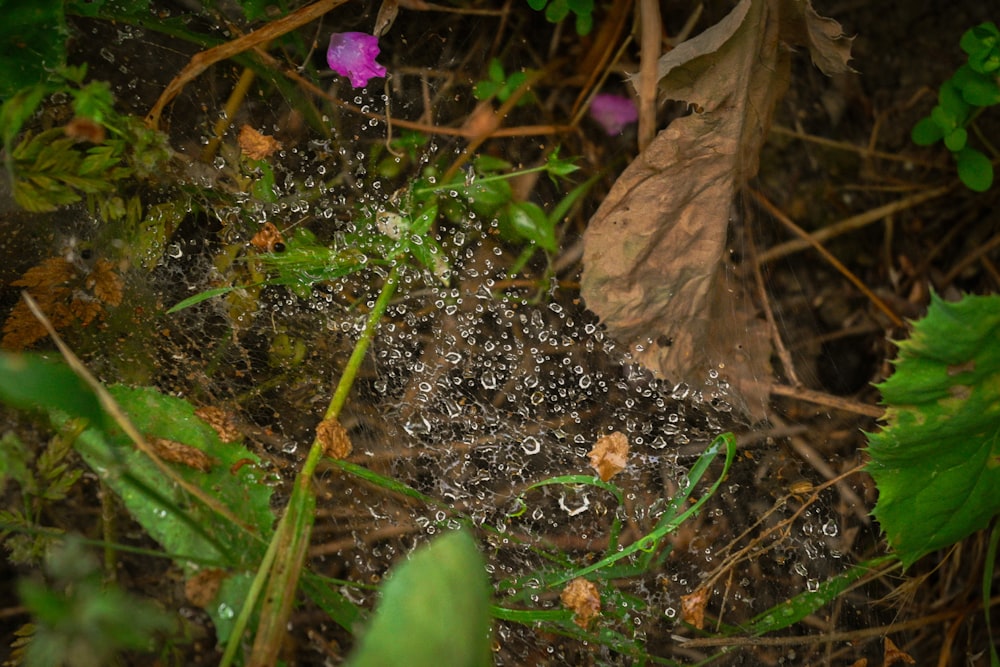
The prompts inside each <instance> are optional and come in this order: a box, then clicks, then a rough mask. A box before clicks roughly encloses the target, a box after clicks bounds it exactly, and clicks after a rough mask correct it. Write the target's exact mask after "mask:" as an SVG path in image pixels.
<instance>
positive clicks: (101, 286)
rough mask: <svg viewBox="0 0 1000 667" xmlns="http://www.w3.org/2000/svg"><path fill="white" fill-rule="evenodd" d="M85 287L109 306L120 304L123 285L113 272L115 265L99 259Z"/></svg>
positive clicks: (123, 290)
mask: <svg viewBox="0 0 1000 667" xmlns="http://www.w3.org/2000/svg"><path fill="white" fill-rule="evenodd" d="M86 285H87V289H89V290H92V291H93V292H94V296H96V297H97V298H98V299H100V300H101V301H103V302H104V303H106V304H107V305H109V306H117V305H119V304H120V303H121V302H122V295H123V294H124V292H125V283H124V282H123V281H122V279H121V276H119V275H118V273H117V272H116V271H115V265H114V264H112V263H111V262H109V261H108V260H106V259H99V260H97V262H95V263H94V268H93V269H92V270H91V272H90V275H88V276H87V280H86Z"/></svg>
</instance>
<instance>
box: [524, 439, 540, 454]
mask: <svg viewBox="0 0 1000 667" xmlns="http://www.w3.org/2000/svg"><path fill="white" fill-rule="evenodd" d="M521 448H522V449H524V453H525V454H527V455H529V456H531V455H533V454H537V453H538V452H540V451H541V450H542V443H540V442H539V441H538V438H536V437H534V436H531V435H529V436H528V437H526V438H524V439H523V440H521Z"/></svg>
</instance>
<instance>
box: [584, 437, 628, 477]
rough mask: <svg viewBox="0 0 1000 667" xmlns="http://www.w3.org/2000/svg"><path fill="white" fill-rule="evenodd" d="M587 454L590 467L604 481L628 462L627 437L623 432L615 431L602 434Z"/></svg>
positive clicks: (622, 468)
mask: <svg viewBox="0 0 1000 667" xmlns="http://www.w3.org/2000/svg"><path fill="white" fill-rule="evenodd" d="M587 456H589V457H590V467H592V468H593V469H594V470H595V471H596V472H597V474H598V475H599V476H600V478H601V480H603V481H605V482H606V481H608V480H609V479H611V478H612V477H614V476H615V475H617V474H618V473H620V472H621V471H622V470H624V469H625V464H626V463H627V462H628V438H627V437H625V434H624V433H617V432H616V433H612V434H610V435H602V436H601V437H600V438H598V439H597V442H596V443H595V444H594V448H593V449H591V450H590V452H589V453H588V454H587Z"/></svg>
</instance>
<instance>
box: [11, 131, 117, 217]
mask: <svg viewBox="0 0 1000 667" xmlns="http://www.w3.org/2000/svg"><path fill="white" fill-rule="evenodd" d="M13 158H14V159H13V162H14V199H15V200H16V201H17V203H18V204H19V205H20V206H21V207H22V208H24V209H25V210H27V211H32V212H35V213H42V212H47V211H54V210H56V209H57V208H59V207H60V206H65V205H68V204H74V203H76V202H78V201H80V199H81V198H82V194H100V193H106V192H110V191H112V190H113V189H114V187H115V182H116V181H118V180H121V179H122V178H125V177H127V176H129V175H130V174H131V173H132V172H131V170H130V169H128V168H127V167H124V166H121V165H120V162H121V155H120V154H118V153H117V151H116V150H115V148H114V147H113V146H108V145H100V146H93V147H91V148H89V149H88V150H86V151H81V150H79V149H78V148H77V147H76V145H75V141H74V140H73V139H71V138H69V137H66V136H65V134H64V133H63V131H62V129H61V128H57V129H53V130H48V131H46V132H42V133H41V134H38V135H35V136H29V137H26V138H25V139H24V140H23V141H21V143H20V144H18V145H17V147H16V148H15V149H14V151H13Z"/></svg>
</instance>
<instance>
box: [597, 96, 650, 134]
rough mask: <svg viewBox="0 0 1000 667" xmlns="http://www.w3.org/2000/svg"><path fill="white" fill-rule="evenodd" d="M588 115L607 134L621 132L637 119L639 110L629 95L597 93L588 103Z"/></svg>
mask: <svg viewBox="0 0 1000 667" xmlns="http://www.w3.org/2000/svg"><path fill="white" fill-rule="evenodd" d="M590 117H591V118H593V119H594V120H596V121H597V122H598V123H600V125H601V127H603V128H604V131H605V132H607V133H608V134H610V135H612V136H614V135H616V134H621V131H622V130H624V129H625V126H626V125H628V124H629V123H634V122H635V121H637V120H639V110H638V109H636V108H635V102H633V101H632V98H630V97H624V96H622V95H611V94H609V93H598V94H597V95H594V99H593V100H592V101H591V103H590Z"/></svg>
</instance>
